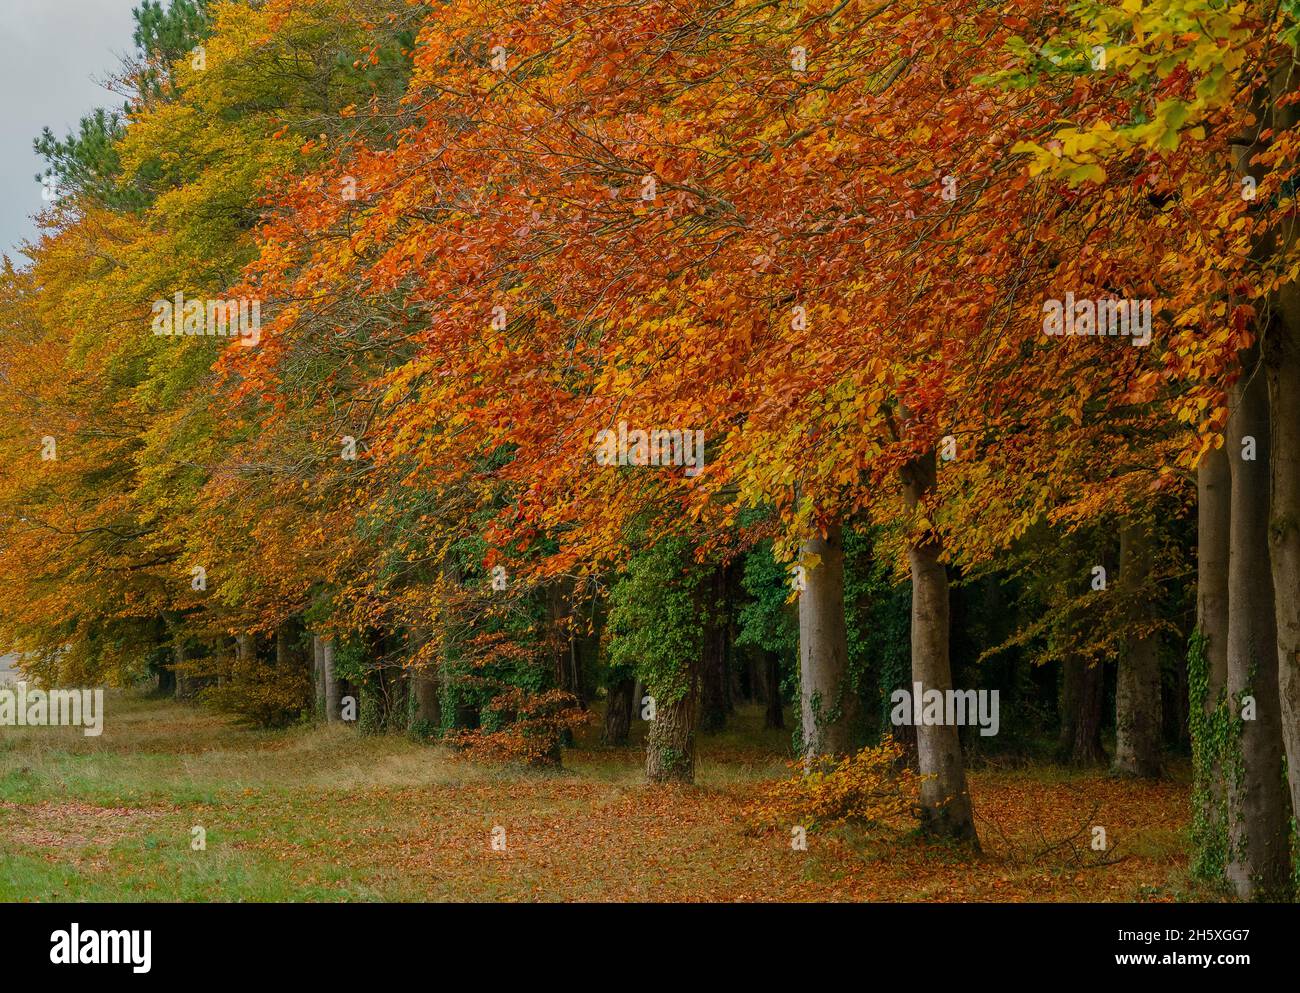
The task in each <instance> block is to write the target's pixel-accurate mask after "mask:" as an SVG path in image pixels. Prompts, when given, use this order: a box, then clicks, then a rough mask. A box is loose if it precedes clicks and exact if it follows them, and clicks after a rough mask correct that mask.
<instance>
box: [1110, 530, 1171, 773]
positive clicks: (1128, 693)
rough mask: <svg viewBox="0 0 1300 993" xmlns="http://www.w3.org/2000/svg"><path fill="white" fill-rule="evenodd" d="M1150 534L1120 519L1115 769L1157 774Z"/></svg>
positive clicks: (1156, 667) (1157, 701)
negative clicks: (1121, 605)
mask: <svg viewBox="0 0 1300 993" xmlns="http://www.w3.org/2000/svg"><path fill="white" fill-rule="evenodd" d="M1151 557H1152V551H1151V535H1150V533H1149V532H1148V531H1147V529H1146V526H1145V525H1144V524H1143V523H1142V522H1140V521H1128V522H1125V524H1124V526H1123V528H1121V530H1120V538H1119V581H1120V586H1121V592H1122V595H1123V596H1124V597H1125V599H1126V601H1127V603H1128V604H1129V622H1130V624H1131V625H1132V627H1133V629H1134V630H1133V631H1132V632H1131V633H1130V634H1129V638H1128V643H1127V645H1126V648H1125V652H1124V657H1123V658H1122V659H1121V660H1120V663H1119V678H1118V683H1117V686H1116V690H1115V764H1114V769H1115V771H1116V772H1118V773H1120V774H1122V775H1127V776H1144V777H1157V776H1159V775H1160V726H1161V725H1160V653H1159V648H1160V639H1159V637H1158V636H1157V635H1156V633H1155V632H1154V631H1152V630H1151V626H1152V624H1153V621H1154V611H1153V609H1152V608H1153V604H1152V603H1151V589H1150V578H1151Z"/></svg>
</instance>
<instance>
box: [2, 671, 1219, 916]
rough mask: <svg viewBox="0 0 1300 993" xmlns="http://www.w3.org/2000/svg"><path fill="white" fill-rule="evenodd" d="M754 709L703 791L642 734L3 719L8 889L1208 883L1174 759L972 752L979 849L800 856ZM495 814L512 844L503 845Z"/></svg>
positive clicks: (1092, 894) (757, 892)
mask: <svg viewBox="0 0 1300 993" xmlns="http://www.w3.org/2000/svg"><path fill="white" fill-rule="evenodd" d="M761 722H762V717H761V712H760V711H758V710H757V709H754V710H750V709H745V710H742V711H741V712H740V713H739V714H738V715H737V718H736V720H735V721H734V722H733V723H734V727H733V729H732V730H729V731H728V732H727V733H725V734H722V735H718V736H712V737H705V738H704V739H703V740H702V746H701V760H700V768H699V774H698V781H697V785H696V786H693V787H675V788H662V787H661V788H654V787H649V786H646V785H645V784H643V783H642V781H641V763H642V754H641V752H640V749H639V748H636V747H632V748H628V749H602V748H600V747H599V746H598V745H597V744H596V743H595V742H596V738H597V734H596V728H595V727H593V728H591V729H590V732H589V734H585V735H583V736H581V737H580V738H579V741H578V746H579V747H577V748H574V749H568V750H566V751H565V754H564V765H565V768H564V769H563V771H559V772H546V771H540V772H539V771H532V770H527V769H521V768H515V767H492V766H486V765H480V764H474V763H471V762H469V761H467V760H465V759H462V758H460V757H458V756H457V755H455V754H453V753H451V752H449V751H448V750H446V749H444V748H442V747H439V746H430V745H426V744H421V743H418V742H415V741H411V740H408V739H406V738H403V737H400V736H387V737H377V738H376V737H370V738H367V737H361V736H359V735H358V734H357V733H356V732H355V730H353V729H351V728H346V727H341V726H334V727H316V728H307V727H303V728H294V729H290V730H287V731H280V732H259V731H252V730H247V729H243V728H240V727H237V726H235V725H234V724H232V723H231V722H230V721H229V720H228V719H226V718H224V717H220V716H216V715H214V714H211V713H209V712H206V711H204V710H202V709H200V708H198V707H196V706H192V705H187V704H180V703H176V702H173V701H171V700H158V699H150V698H146V697H142V696H139V695H135V694H131V693H116V694H113V695H110V697H109V698H108V700H107V717H106V721H105V729H104V733H103V735H102V736H101V737H98V738H88V737H84V736H83V735H82V734H81V731H80V729H72V728H21V729H19V728H8V727H6V728H0V900H8V901H12V900H39V901H51V900H97V901H98V900H326V901H327V900H513V901H524V900H566V901H569V900H592V901H625V900H652V901H672V900H740V901H768V900H783V901H798V900H854V901H897V900H920V901H956V900H980V901H1019V900H1046V901H1057V900H1090V901H1091V900H1117V901H1128V900H1172V899H1184V898H1188V897H1189V896H1195V897H1197V898H1202V899H1203V898H1204V897H1205V894H1203V893H1191V892H1190V891H1189V890H1188V888H1187V883H1186V866H1187V827H1188V823H1187V822H1188V787H1187V784H1186V781H1185V780H1186V776H1185V775H1184V774H1180V771H1179V770H1177V769H1175V773H1174V776H1173V778H1171V779H1170V780H1168V781H1162V782H1155V783H1147V782H1136V781H1129V780H1118V779H1111V778H1109V777H1108V776H1107V775H1105V774H1104V773H1102V772H1091V773H1076V772H1067V771H1063V770H1060V769H1056V768H1054V767H1050V766H1041V767H1040V766H1024V767H1019V768H1010V767H1008V768H994V767H989V766H986V767H983V768H976V769H974V770H973V771H972V773H971V777H970V779H971V790H972V796H973V799H974V804H975V809H976V812H977V817H978V822H979V823H978V826H979V831H980V835H981V839H982V842H983V847H984V853H983V855H982V856H979V857H976V856H971V855H970V854H968V853H965V852H961V851H954V850H951V849H947V848H944V847H942V846H936V845H933V844H929V843H926V842H923V841H921V840H920V839H918V838H917V837H915V836H914V835H913V834H903V833H899V834H888V835H884V836H875V837H868V836H863V835H861V834H857V833H853V832H846V831H843V830H841V831H839V832H837V833H832V834H821V833H813V834H810V835H809V836H808V850H807V851H795V850H793V849H792V847H791V840H790V835H789V833H788V831H786V832H777V831H770V832H766V833H764V832H757V833H756V832H755V831H754V830H753V829H752V828H751V827H750V826H748V822H747V820H746V818H745V817H744V815H743V810H744V808H745V805H746V803H747V802H748V801H749V799H750V798H751V797H752V796H753V794H754V791H755V789H756V788H757V786H758V783H759V782H760V781H761V780H763V779H766V778H772V777H776V776H781V775H785V774H787V772H788V770H787V769H786V768H785V766H784V762H783V758H782V755H783V754H784V753H785V752H786V751H788V748H789V736H788V734H786V733H784V732H775V731H770V732H765V731H762V730H761ZM588 739H590V740H588ZM498 826H500V827H502V828H504V829H505V850H504V851H494V850H493V849H492V845H491V841H492V832H493V829H494V828H495V827H498ZM1093 826H1101V827H1104V828H1105V831H1106V840H1107V845H1108V851H1107V852H1106V853H1105V854H1104V855H1099V854H1098V853H1096V852H1093V851H1092V849H1091V847H1090V844H1089V842H1090V840H1091V838H1092V833H1091V828H1092V827H1093ZM195 827H202V828H203V829H204V831H205V832H206V848H205V849H204V850H199V851H196V850H194V849H193V848H192V847H191V840H192V837H193V834H192V832H193V828H195ZM1076 832H1078V834H1077V836H1076V837H1074V840H1073V842H1072V843H1071V842H1067V843H1064V844H1058V842H1062V841H1063V840H1064V839H1067V838H1070V837H1071V836H1074V835H1075V834H1076ZM1099 858H1104V859H1106V860H1109V861H1110V862H1111V864H1103V865H1096V864H1093V863H1095V862H1096V861H1097V860H1098V859H1099Z"/></svg>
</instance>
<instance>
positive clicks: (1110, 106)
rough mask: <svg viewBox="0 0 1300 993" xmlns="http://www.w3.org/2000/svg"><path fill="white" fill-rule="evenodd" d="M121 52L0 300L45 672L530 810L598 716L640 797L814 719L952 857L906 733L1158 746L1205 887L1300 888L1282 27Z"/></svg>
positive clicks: (13, 507)
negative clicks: (131, 56)
mask: <svg viewBox="0 0 1300 993" xmlns="http://www.w3.org/2000/svg"><path fill="white" fill-rule="evenodd" d="M136 20H137V32H136V38H135V41H136V45H137V48H138V52H137V57H136V58H135V60H134V61H132V62H131V63H130V64H128V65H126V66H124V68H123V72H122V74H121V77H120V80H119V83H120V85H121V88H122V90H123V92H124V96H125V99H126V102H125V104H124V106H123V108H122V110H121V111H120V112H116V113H105V112H99V113H96V114H93V115H91V116H89V117H87V118H86V119H85V120H84V121H83V122H82V125H81V127H80V129H79V130H78V131H77V132H76V133H73V134H71V135H69V136H67V137H66V138H63V139H60V138H56V137H55V136H54V135H52V134H49V133H46V134H45V135H44V136H43V137H42V138H41V139H39V140H38V142H37V148H38V151H40V152H41V153H42V154H43V155H44V156H45V159H46V161H47V162H48V173H47V175H46V176H45V177H44V178H45V179H46V180H47V182H48V183H49V184H51V185H53V186H56V187H57V188H58V190H59V192H60V193H61V197H60V199H59V201H58V203H57V204H56V205H54V206H53V207H52V208H51V209H50V210H49V211H48V212H47V214H46V216H45V227H44V230H43V234H42V236H41V238H40V239H39V241H38V242H37V243H36V244H35V245H32V246H29V248H28V255H29V256H30V259H31V262H30V264H29V265H24V266H22V267H15V266H14V265H12V264H10V263H8V262H7V263H6V268H5V272H4V274H3V280H2V281H0V348H2V349H3V352H2V353H0V403H2V404H3V405H4V414H5V416H4V417H3V420H2V421H0V443H2V444H3V445H4V446H5V448H6V450H7V451H8V453H9V456H10V457H9V458H8V459H7V460H6V461H5V463H4V465H3V468H0V521H2V522H3V529H4V530H3V541H2V542H0V596H3V599H4V602H5V604H6V611H5V615H4V617H3V621H2V623H0V640H2V641H3V643H4V645H3V647H5V648H13V649H15V650H20V651H22V652H24V653H25V660H26V661H25V662H24V668H25V671H27V672H29V673H30V674H32V675H33V676H35V677H37V678H41V679H44V680H46V681H48V682H51V683H57V682H75V681H79V680H90V679H109V680H117V681H126V680H129V679H132V678H139V677H141V676H142V675H143V667H144V666H145V665H146V664H147V665H148V666H150V667H152V669H153V670H155V671H158V672H161V673H162V674H163V675H162V678H163V679H164V681H166V680H170V679H171V678H172V677H173V676H174V677H175V686H176V689H177V691H178V692H179V693H182V694H189V693H194V692H199V693H200V694H201V695H202V697H203V698H204V699H207V700H209V701H210V702H212V703H214V704H215V705H218V706H223V707H226V708H228V709H232V710H235V711H237V712H239V713H242V714H244V715H245V716H248V717H250V718H253V719H255V720H258V721H259V722H262V723H268V724H269V723H276V722H283V721H285V720H289V719H293V718H294V717H295V716H297V715H298V714H300V713H302V712H304V711H310V710H311V709H313V701H315V703H314V707H315V709H316V711H317V712H318V713H319V714H321V715H323V716H326V717H327V718H329V719H340V718H342V717H343V716H345V715H344V707H345V703H344V698H352V699H355V700H356V701H357V703H358V706H359V713H358V720H359V722H360V723H361V724H362V725H363V726H364V727H366V728H370V729H385V728H395V727H403V728H415V729H418V730H420V731H422V732H424V733H429V734H434V735H437V736H439V737H442V738H444V739H446V740H449V741H454V742H457V743H460V744H464V745H467V746H470V747H482V748H492V749H499V750H502V751H503V752H504V753H506V754H512V755H515V756H519V755H524V756H527V757H528V758H529V759H530V760H534V761H556V760H558V757H559V755H560V754H561V752H560V748H561V746H562V744H563V743H564V742H565V741H566V740H567V736H568V735H569V734H571V732H572V731H573V729H574V728H575V727H576V726H577V725H578V724H579V723H581V721H582V720H583V719H584V717H583V708H584V707H585V705H586V704H587V702H588V701H589V699H590V697H591V694H592V692H593V690H594V688H595V687H596V685H597V684H599V685H600V686H601V687H602V688H603V689H604V692H605V697H606V734H607V737H608V739H609V740H610V741H612V742H619V741H622V740H625V738H626V735H627V732H628V728H629V726H630V725H631V723H632V721H633V720H634V718H635V717H638V716H640V717H645V718H647V719H649V721H650V723H649V734H648V747H647V766H646V769H647V775H648V777H649V778H650V779H652V780H665V779H690V778H691V777H692V775H693V770H694V750H695V738H696V734H697V731H698V730H699V729H700V725H701V722H702V725H703V728H704V729H705V730H712V729H716V728H718V727H720V726H721V725H722V724H724V723H725V721H726V718H727V712H728V709H729V706H731V704H732V703H733V702H734V700H735V699H737V698H738V697H748V698H751V699H754V700H758V701H762V702H764V703H766V704H767V707H768V722H769V724H770V725H774V726H779V725H780V724H781V723H782V722H783V720H784V718H783V716H782V713H781V699H782V694H783V693H785V692H790V691H793V693H794V695H795V696H796V697H797V701H798V707H797V730H796V734H797V740H798V742H799V747H800V750H801V751H802V752H803V753H804V754H805V755H806V756H809V757H818V756H823V755H835V754H841V753H844V752H847V751H850V750H852V749H854V748H855V747H857V746H858V745H859V744H860V743H861V742H862V741H863V740H864V737H865V736H867V735H869V734H871V733H878V732H880V731H882V730H884V731H887V730H890V729H891V728H892V729H893V730H895V731H896V732H897V733H901V734H904V735H906V736H909V737H910V738H911V744H912V748H913V751H914V755H915V757H916V761H917V764H918V766H919V769H920V771H921V772H922V773H923V774H924V775H925V777H926V778H925V779H924V781H923V786H922V801H923V812H924V823H925V826H926V827H927V829H928V830H930V831H932V832H934V833H936V834H940V835H945V836H949V837H954V838H958V839H963V840H966V841H968V842H970V843H972V844H977V843H978V842H977V838H976V829H975V820H974V813H973V810H972V803H971V797H970V793H969V790H968V788H967V783H966V774H965V765H964V755H963V747H962V733H961V731H960V729H959V728H957V727H955V726H953V725H952V724H951V723H942V722H940V723H921V724H920V725H918V726H915V727H907V728H897V727H893V722H892V721H891V720H890V719H889V718H888V716H887V715H888V707H887V706H886V703H887V701H888V699H889V695H890V693H891V692H892V691H893V690H894V689H897V688H899V687H908V688H910V687H912V686H913V685H914V684H918V683H919V684H920V685H921V686H922V687H923V688H924V689H937V690H940V691H946V690H950V689H953V688H955V687H961V686H971V685H975V684H978V685H979V686H981V687H982V688H991V689H998V690H999V691H1000V692H1002V693H1004V694H1006V695H1007V696H1008V697H1009V698H1011V699H1013V700H1015V701H1017V710H1016V711H1015V715H1016V717H1015V721H1012V722H1011V723H1010V727H1012V728H1015V727H1016V723H1017V722H1018V723H1019V724H1020V725H1021V728H1020V729H1019V730H1017V731H1016V732H1015V733H1019V734H1022V735H1023V736H1024V738H1026V739H1027V738H1028V737H1029V735H1028V733H1027V732H1025V731H1024V730H1023V729H1024V728H1027V727H1028V726H1030V725H1033V726H1034V727H1035V728H1037V727H1039V725H1038V724H1037V723H1035V720H1034V718H1033V717H1032V716H1031V715H1032V714H1033V713H1034V712H1035V708H1036V707H1042V708H1045V709H1046V710H1047V711H1049V712H1050V713H1051V714H1052V715H1053V719H1056V720H1058V721H1059V746H1060V749H1061V752H1062V754H1063V755H1064V756H1066V757H1068V758H1069V759H1070V760H1072V761H1077V762H1095V761H1098V760H1101V759H1103V758H1104V754H1105V753H1104V749H1103V745H1102V730H1103V726H1109V725H1110V724H1111V718H1110V717H1108V716H1106V715H1107V714H1113V728H1114V735H1115V741H1114V756H1113V763H1114V766H1115V768H1116V769H1117V770H1118V771H1120V772H1123V773H1127V774H1133V775H1142V776H1154V775H1159V774H1160V772H1161V767H1162V762H1161V753H1162V749H1163V747H1164V746H1165V744H1166V743H1167V742H1166V739H1167V741H1168V742H1175V743H1176V742H1177V741H1179V740H1181V738H1182V737H1183V735H1184V731H1183V727H1184V725H1185V727H1186V734H1187V735H1189V736H1190V739H1191V744H1192V748H1193V759H1194V765H1195V768H1196V775H1197V792H1196V804H1197V827H1196V831H1197V852H1198V856H1197V857H1198V866H1199V868H1200V870H1201V871H1202V872H1203V873H1204V874H1206V875H1209V876H1212V877H1222V878H1225V879H1227V880H1228V881H1230V882H1231V883H1232V884H1233V886H1234V887H1235V888H1236V890H1237V892H1238V893H1239V894H1241V895H1243V896H1254V897H1266V898H1274V897H1278V896H1283V895H1286V894H1288V893H1289V892H1290V891H1291V887H1292V886H1293V876H1294V872H1295V870H1294V869H1293V868H1292V866H1293V857H1292V843H1293V838H1292V835H1293V831H1294V827H1293V820H1292V811H1293V810H1295V809H1300V808H1298V805H1300V596H1297V593H1300V437H1297V434H1298V433H1300V381H1298V379H1300V309H1297V307H1298V306H1300V298H1297V296H1296V293H1297V291H1296V284H1295V278H1296V275H1297V273H1298V272H1300V262H1298V261H1297V260H1300V254H1297V252H1296V250H1295V246H1294V241H1293V230H1292V226H1293V223H1294V218H1295V216H1296V215H1295V190H1296V175H1295V173H1296V165H1295V163H1296V155H1295V152H1296V148H1295V144H1296V142H1297V136H1300V128H1297V127H1296V123H1297V122H1296V111H1295V110H1294V106H1295V99H1296V90H1297V88H1296V86H1295V85H1294V81H1293V79H1292V71H1293V68H1294V66H1295V65H1296V62H1295V41H1296V32H1297V22H1296V21H1295V20H1294V18H1293V16H1292V12H1291V8H1290V5H1288V4H1280V5H1279V4H1275V3H1264V2H1262V0H1261V2H1254V0H1247V2H1243V3H1238V4H1232V5H1229V4H1225V3H1222V2H1220V0H1161V2H1136V0H1125V2H1123V3H1114V4H1108V3H1096V4H1088V5H1084V6H1080V5H1077V4H1074V3H1065V2H1061V0H1017V2H1014V3H1006V2H986V0H958V2H955V3H950V4H944V5H937V4H931V3H924V2H920V0H892V2H884V3H881V2H878V0H833V2H832V0H824V2H823V0H813V2H810V3H801V4H792V3H769V2H748V0H738V2H734V3H728V4H724V5H721V6H718V5H702V4H695V3H685V4H682V3H674V4H669V3H664V2H650V3H648V4H643V5H640V6H638V7H636V8H635V9H623V8H619V9H610V8H608V7H607V6H605V5H602V4H596V3H590V2H587V0H564V2H558V3H556V2H549V3H548V2H522V0H511V2H505V3H500V2H497V3H491V4H486V3H481V2H477V0H425V2H419V3H411V2H407V0H261V2H236V0H228V2H211V3H204V2H202V0H171V2H170V3H169V4H168V6H167V7H166V8H163V7H162V5H161V4H160V3H153V2H148V0H146V2H145V3H144V4H143V6H142V7H141V8H140V9H139V10H138V11H137V15H136ZM173 301H175V308H176V309H175V311H174V313H175V314H176V315H177V316H178V317H179V320H178V321H177V322H176V323H175V324H171V323H169V324H168V330H171V331H174V332H175V333H174V334H161V333H157V332H158V325H157V323H156V317H157V315H158V314H159V313H160V309H161V310H162V311H167V308H169V307H172V306H173V303H172V302H173ZM230 301H244V303H245V305H246V306H245V307H244V308H243V310H240V309H239V308H238V307H235V308H231V309H226V304H227V303H228V302H230ZM250 301H251V302H252V303H253V306H251V307H249V306H247V304H248V303H249V302H250ZM240 314H242V315H243V318H242V319H243V320H244V321H245V324H240V325H239V326H238V328H237V330H238V332H239V333H238V336H237V338H236V337H232V336H231V333H230V332H231V330H232V328H233V327H234V325H233V324H232V323H231V322H233V321H235V320H236V316H237V315H240ZM263 317H264V318H265V323H260V322H261V318H263ZM248 321H251V322H252V326H248V325H247V322H248ZM1193 518H1194V519H1195V526H1194V527H1193ZM1193 551H1194V552H1195V555H1196V563H1197V565H1196V569H1195V576H1194V577H1193V576H1192V575H1191V572H1192V570H1191V569H1190V567H1188V566H1187V565H1186V563H1188V562H1190V559H1191V554H1192V553H1193ZM900 579H910V584H909V585H905V586H902V587H900V586H899V585H898V580H900ZM954 582H955V583H956V584H957V585H956V591H957V592H955V593H954V586H953V584H954ZM1193 591H1194V593H1193ZM1193 599H1194V602H1195V607H1194V612H1193V609H1192V601H1193ZM955 607H956V610H955V611H954V608H955ZM1193 613H1194V616H1193ZM1193 626H1194V629H1195V630H1194V633H1193V631H1192V628H1193ZM909 629H910V630H909ZM1189 643H1190V645H1191V648H1190V651H1189V652H1188V651H1187V648H1186V646H1187V645H1188V644H1189ZM954 644H955V646H956V650H955V651H954ZM1185 653H1186V654H1185ZM955 654H956V655H957V656H958V657H957V662H958V666H959V667H958V670H957V673H956V675H959V676H960V677H961V679H962V680H963V682H956V681H955V679H954V675H955V673H954V666H953V662H954V655H955ZM1045 663H1052V666H1051V667H1048V666H1046V665H1045ZM1162 672H1163V675H1162ZM1044 673H1048V674H1049V675H1048V676H1047V677H1044V675H1043V674H1044ZM1108 673H1109V674H1110V675H1108ZM783 685H784V686H785V687H786V689H783V688H782V687H783ZM638 687H640V688H638ZM1162 715H1163V716H1162ZM975 744H977V742H976V741H975V739H971V738H968V740H967V745H968V747H969V746H974V745H975ZM1284 770H1286V771H1285V772H1284ZM1288 774H1289V777H1290V778H1289V782H1288V780H1287V778H1286V775H1288Z"/></svg>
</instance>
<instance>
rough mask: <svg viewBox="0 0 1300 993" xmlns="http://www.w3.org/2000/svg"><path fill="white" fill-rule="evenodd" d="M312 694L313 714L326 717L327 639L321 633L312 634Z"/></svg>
mask: <svg viewBox="0 0 1300 993" xmlns="http://www.w3.org/2000/svg"><path fill="white" fill-rule="evenodd" d="M311 658H312V665H311V694H312V716H313V717H314V718H315V719H316V720H323V719H324V717H325V641H324V639H322V638H321V637H320V636H319V635H312V636H311Z"/></svg>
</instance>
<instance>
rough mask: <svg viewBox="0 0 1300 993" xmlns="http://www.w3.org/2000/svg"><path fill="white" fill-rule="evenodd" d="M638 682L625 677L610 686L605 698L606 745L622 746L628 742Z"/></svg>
mask: <svg viewBox="0 0 1300 993" xmlns="http://www.w3.org/2000/svg"><path fill="white" fill-rule="evenodd" d="M634 689H636V682H635V681H634V680H633V679H632V678H631V677H630V676H627V677H624V678H623V679H620V680H619V681H618V682H616V683H615V684H614V685H613V686H611V687H610V688H609V693H608V695H607V696H606V698H605V733H604V736H603V739H602V740H603V741H604V743H605V744H606V745H610V746H613V747H621V746H623V745H626V744H627V736H628V732H629V731H630V730H631V729H632V703H633V702H632V691H633V690H634Z"/></svg>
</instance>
